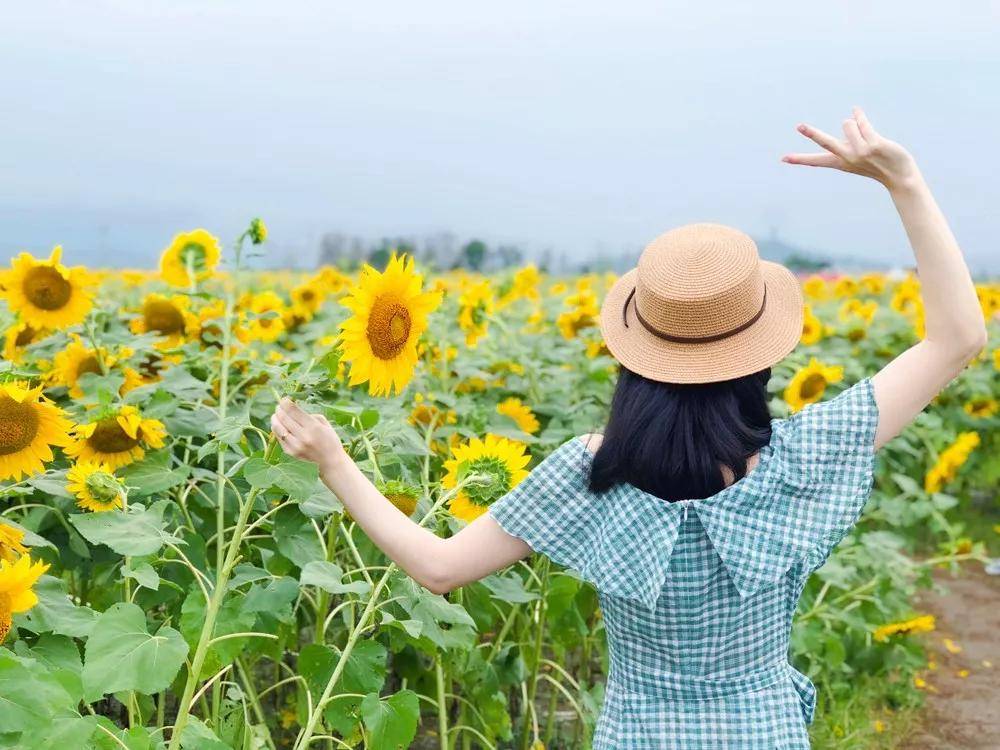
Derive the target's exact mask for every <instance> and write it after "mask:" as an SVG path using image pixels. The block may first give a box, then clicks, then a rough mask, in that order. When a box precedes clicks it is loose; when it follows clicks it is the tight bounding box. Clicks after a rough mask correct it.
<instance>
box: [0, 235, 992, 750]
mask: <svg viewBox="0 0 1000 750" xmlns="http://www.w3.org/2000/svg"><path fill="white" fill-rule="evenodd" d="M266 239H267V229H266V227H265V225H264V223H263V222H261V221H260V220H254V221H253V222H251V223H250V225H249V226H248V228H247V230H246V231H245V232H244V233H243V234H242V235H241V236H240V237H239V238H238V239H237V240H236V241H235V242H234V243H233V244H232V245H231V246H229V247H227V248H225V249H224V248H223V246H222V244H221V243H220V242H219V240H218V239H217V238H215V237H214V236H212V235H211V234H210V233H209V232H207V231H205V230H202V229H198V230H195V231H192V232H187V233H182V234H178V235H177V236H176V237H175V238H174V240H173V241H172V242H171V243H170V245H169V246H168V247H167V248H166V249H165V250H164V251H163V254H162V257H161V260H160V267H159V269H157V270H156V271H144V270H114V271H98V270H91V269H86V268H83V267H77V266H72V265H68V263H69V262H70V261H71V260H72V259H71V258H70V257H68V256H69V253H66V254H65V255H66V257H63V253H62V251H61V249H60V248H58V247H57V248H55V250H54V251H53V252H52V254H51V256H49V257H47V258H46V257H37V258H36V257H33V256H32V255H30V254H28V253H21V254H19V255H17V256H16V257H14V259H13V260H12V261H11V263H10V265H9V266H8V267H6V268H4V269H3V270H0V300H2V301H0V324H2V326H3V332H4V333H3V336H4V338H3V347H4V349H3V355H4V356H3V365H2V367H0V747H2V748H18V749H19V750H35V749H36V748H37V749H39V750H42V749H44V750H52V749H53V748H71V749H74V750H75V749H77V748H80V749H87V748H100V749H101V750H115V749H116V748H117V749H124V750H152V749H154V748H157V749H161V750H163V749H166V750H180V749H181V748H183V749H184V750H227V749H229V750H260V749H269V750H277V749H278V748H291V749H292V750H305V749H306V748H322V749H324V750H329V749H332V748H353V747H364V748H371V749H373V750H382V749H389V748H391V749H393V750H394V749H395V748H400V747H415V748H437V749H438V750H448V749H449V748H458V749H460V750H471V749H472V748H517V749H518V750H528V749H529V748H531V749H532V750H541V749H542V748H550V749H553V748H574V749H575V748H586V747H587V746H588V743H589V738H590V736H591V734H592V732H593V727H594V722H595V720H596V717H597V714H598V712H599V710H600V706H601V701H602V697H603V684H604V674H605V673H606V668H607V651H606V644H605V637H604V630H603V625H602V619H601V611H600V608H599V606H598V599H597V596H596V592H595V591H594V589H593V588H592V587H591V585H590V584H589V583H587V582H586V581H584V580H582V579H581V578H580V577H579V576H578V575H577V573H576V572H574V571H571V570H565V569H561V568H559V566H557V565H555V564H554V563H552V562H551V561H549V560H547V559H546V558H544V557H541V556H538V555H534V556H531V557H528V558H525V559H524V560H522V561H519V562H518V563H517V564H516V565H513V566H511V567H509V568H508V569H506V570H503V571H498V572H497V573H495V574H493V575H490V576H488V577H487V578H485V579H483V580H481V581H479V582H476V583H474V584H471V585H468V586H464V587H462V588H461V589H457V590H455V591H453V592H451V593H450V594H448V595H446V596H440V595H435V594H433V593H431V592H429V591H428V590H427V589H424V588H423V587H421V586H420V585H418V584H416V583H415V582H414V581H413V580H412V579H410V578H409V577H408V576H407V575H406V574H405V573H403V572H402V571H401V570H399V569H398V568H397V567H396V566H395V565H394V564H393V563H391V561H389V560H388V559H387V558H386V557H385V555H383V554H382V553H381V552H380V550H379V549H378V548H377V547H375V546H374V545H373V544H372V543H371V541H370V540H369V539H368V538H367V537H366V535H365V534H364V532H363V531H362V530H361V529H360V528H359V527H358V526H357V525H356V523H355V522H354V521H353V520H352V519H351V517H350V515H349V514H347V513H345V511H344V508H343V507H342V505H341V504H340V502H339V501H338V500H337V498H336V497H335V496H334V495H333V494H332V493H331V492H330V491H329V490H328V489H327V488H326V487H325V486H324V485H323V484H322V483H321V482H320V480H319V477H318V473H317V468H316V466H315V465H314V464H311V463H306V462H302V461H298V460H296V459H293V458H290V457H288V456H286V455H284V454H283V453H282V451H281V449H280V447H279V446H278V445H277V444H276V442H275V439H274V437H273V435H272V434H271V433H270V429H269V418H270V415H271V413H272V412H273V410H274V408H275V405H276V403H277V400H278V399H280V398H281V397H283V396H285V395H288V396H291V397H292V398H294V399H295V400H296V401H297V402H298V403H299V404H300V405H302V406H303V408H305V409H307V410H309V411H313V412H317V413H322V414H324V415H325V416H326V417H327V418H329V419H330V421H331V422H332V423H334V424H335V425H336V426H337V428H338V431H339V432H340V435H341V436H342V438H343V439H344V441H345V444H346V445H347V448H348V451H349V452H350V454H351V455H352V456H353V457H354V459H355V460H356V461H357V462H358V463H359V465H360V466H361V468H362V469H363V471H365V472H366V473H367V474H368V475H369V476H370V477H371V478H372V480H373V481H374V482H375V483H376V484H377V485H378V486H379V487H380V489H381V490H382V491H383V494H385V495H386V496H387V497H388V498H389V499H390V500H391V501H392V502H393V503H394V504H395V505H396V506H397V507H398V508H399V509H400V510H401V511H402V512H403V513H405V514H406V515H408V516H409V517H410V518H412V519H413V520H414V521H415V522H417V523H420V524H422V525H424V526H426V527H428V528H430V529H432V530H434V531H435V532H436V533H438V534H440V535H449V534H452V533H455V532H457V531H458V530H460V529H461V528H462V527H463V526H464V525H465V524H466V523H468V522H469V521H471V520H473V519H474V518H476V517H477V516H479V515H480V514H482V513H484V512H485V510H486V508H487V507H488V506H489V505H490V503H492V502H493V501H495V500H496V499H497V498H498V497H500V496H502V495H503V494H505V493H506V492H507V491H508V490H509V489H510V488H511V487H513V486H514V485H515V484H516V483H517V482H518V481H520V480H522V479H523V478H524V477H525V476H526V474H527V472H528V471H529V470H530V469H531V467H532V466H534V465H535V464H537V463H538V462H539V461H540V460H541V459H542V458H544V457H545V456H546V455H547V453H548V452H549V451H551V450H553V449H554V448H555V447H556V446H558V445H560V444H561V443H562V442H564V441H565V440H567V439H569V438H570V437H572V436H574V435H579V434H582V433H587V432H593V431H599V430H600V429H601V426H602V424H603V421H604V419H605V417H606V414H607V409H608V403H609V398H610V394H611V390H612V386H613V383H614V378H615V373H616V366H615V363H614V361H613V360H612V359H611V358H610V357H609V356H608V355H607V352H606V350H605V349H604V348H603V346H602V343H601V340H600V334H599V331H598V328H597V326H596V315H597V313H598V309H599V304H600V300H601V299H602V297H603V294H604V292H605V291H606V289H607V288H608V286H609V285H610V283H611V282H612V281H613V277H612V276H610V275H606V274H590V275H584V276H578V277H574V278H552V277H549V276H547V275H545V274H543V273H541V272H540V271H539V270H538V269H537V268H535V267H533V266H526V267H523V268H518V269H511V270H509V271H506V272H501V273H497V274H494V275H490V276H482V275H477V274H472V273H468V272H464V271H444V272H436V273H432V272H431V270H430V269H423V268H418V267H417V266H416V264H415V263H414V261H413V260H412V258H410V257H408V256H393V257H392V259H391V260H390V261H389V263H388V264H387V265H386V267H384V268H372V267H370V266H366V267H363V268H362V269H360V270H357V269H338V268H332V267H324V268H321V269H319V270H318V271H316V272H315V273H310V274H304V273H292V272H266V271H251V270H248V269H247V267H248V265H252V263H251V262H250V261H251V259H252V258H253V257H254V256H256V255H259V254H261V253H262V252H264V249H263V247H262V246H265V245H266ZM802 282H803V287H804V293H805V296H806V299H807V302H808V309H807V311H806V318H805V325H804V329H803V333H802V345H801V346H800V347H799V348H798V349H797V350H796V351H795V352H794V353H793V354H792V355H790V356H789V357H788V358H787V359H786V360H785V361H784V362H782V363H780V364H779V365H777V366H775V367H774V368H773V371H772V372H773V377H772V379H771V381H770V384H769V391H770V393H771V394H772V402H771V407H772V414H773V415H774V416H776V417H781V416H787V415H788V414H790V413H792V412H793V411H795V410H798V409H800V408H802V406H803V405H805V404H808V403H811V402H814V401H818V400H820V399H825V398H829V397H830V396H832V395H834V394H836V393H837V392H839V391H840V390H842V389H843V388H844V387H846V386H848V385H849V384H852V383H854V382H856V381H857V380H858V379H859V378H861V377H863V376H865V375H868V374H871V373H873V372H875V371H876V370H877V369H878V368H879V367H880V366H882V365H883V364H885V363H886V362H887V361H889V360H890V359H892V358H893V357H894V356H896V355H897V354H898V353H899V352H901V351H902V350H903V349H905V348H906V347H908V346H910V345H911V344H913V343H915V342H916V341H917V340H918V339H919V337H920V336H921V335H922V325H923V318H922V306H921V297H920V288H919V282H918V281H917V279H916V277H915V276H914V275H912V274H909V275H901V276H898V277H891V278H890V277H887V276H885V275H883V274H877V273H871V274H865V275H861V276H844V275H841V276H832V275H831V276H818V275H814V276H810V277H807V278H803V279H802ZM977 288H978V291H979V295H980V300H981V303H982V307H983V313H984V316H985V317H986V318H987V320H988V321H990V322H989V329H990V343H989V345H988V346H987V347H986V349H984V350H983V352H982V353H981V354H980V356H979V357H978V358H977V359H976V360H975V361H974V362H973V363H972V364H971V365H970V366H969V367H968V368H967V369H966V370H965V371H964V372H963V373H962V375H961V376H960V377H959V378H957V379H956V380H955V381H954V382H953V383H951V384H950V385H949V386H948V387H947V388H946V390H945V391H943V392H942V393H941V394H940V395H939V397H938V398H937V399H935V401H934V403H933V404H932V405H931V406H929V407H928V408H927V409H926V410H925V411H924V412H923V413H922V414H921V415H920V416H919V418H918V419H917V420H916V421H915V422H914V423H913V424H911V425H910V426H908V427H907V428H906V430H905V431H904V432H903V433H902V434H901V435H900V436H899V437H897V438H896V439H895V440H893V441H892V442H891V443H890V444H889V445H888V446H886V447H885V448H884V449H883V450H882V451H880V453H879V456H880V459H879V462H878V473H877V477H876V483H875V489H874V492H873V495H872V499H871V501H870V503H869V505H868V507H867V512H866V514H865V515H864V516H863V519H862V522H861V523H860V525H859V527H858V528H857V529H856V530H855V531H854V532H853V533H852V534H851V535H850V536H849V537H848V538H847V539H846V540H845V541H844V542H843V543H842V544H841V545H840V547H838V549H837V550H836V552H835V553H834V554H833V555H832V557H831V558H830V559H829V561H828V562H827V564H826V565H825V566H824V567H823V568H822V569H821V570H820V571H819V572H818V573H817V574H816V575H814V576H813V577H812V579H811V580H810V582H809V584H808V586H807V588H806V591H805V594H804V596H803V599H802V602H801V608H800V611H799V612H798V616H797V619H796V624H795V627H794V630H793V649H792V651H793V653H792V659H793V661H794V663H795V665H796V666H797V667H798V668H799V669H801V670H802V671H804V672H805V673H806V674H808V675H809V676H810V677H811V678H812V679H813V680H814V682H816V684H817V687H818V688H819V691H820V705H819V709H818V712H817V713H818V717H817V721H816V722H815V724H814V725H813V728H812V729H813V733H814V738H815V741H816V746H817V747H821V748H823V747H829V748H833V747H844V748H859V747H867V746H872V747H875V746H880V745H878V744H877V743H879V742H882V741H883V739H880V738H884V737H886V736H888V735H890V734H891V733H892V727H893V723H894V721H895V717H897V716H899V715H904V714H906V713H907V712H909V711H913V710H915V709H916V707H918V706H919V704H920V701H921V696H922V694H923V693H924V692H926V691H927V690H932V689H933V682H934V675H933V671H932V670H930V669H929V668H928V659H927V655H926V653H925V651H924V650H923V647H922V646H921V643H920V639H919V638H915V637H914V636H915V635H916V634H918V633H920V632H926V631H929V630H933V629H934V618H933V617H932V616H930V615H928V614H927V613H924V612H921V611H920V610H919V609H915V608H914V603H913V602H914V598H913V597H914V594H915V592H916V591H917V589H918V587H920V586H922V585H926V584H927V583H928V581H929V573H930V572H931V571H932V570H933V569H935V568H937V567H940V566H945V567H951V568H953V569H954V570H956V571H957V572H960V570H961V565H962V563H963V562H965V561H969V560H981V559H984V558H985V557H986V556H987V555H989V554H992V555H996V554H997V553H998V549H997V547H998V541H1000V525H997V524H1000V519H998V512H1000V511H998V498H997V495H996V487H997V486H998V483H1000V431H998V430H997V427H998V425H1000V406H998V399H1000V382H998V379H1000V322H998V315H1000V285H997V284H995V283H987V282H986V281H982V282H980V283H979V285H978V287H977ZM859 696H861V697H862V698H863V700H862V701H861V703H860V704H859Z"/></svg>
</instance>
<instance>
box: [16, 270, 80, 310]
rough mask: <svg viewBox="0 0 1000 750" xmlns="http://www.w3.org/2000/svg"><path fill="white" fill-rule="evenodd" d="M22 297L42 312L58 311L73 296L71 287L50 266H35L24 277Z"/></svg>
mask: <svg viewBox="0 0 1000 750" xmlns="http://www.w3.org/2000/svg"><path fill="white" fill-rule="evenodd" d="M21 289H22V290H23V291H24V296H25V297H27V298H28V300H29V301H30V302H31V304H33V305H34V306H35V307H38V308H41V309H42V310H58V309H60V308H61V307H64V306H65V305H66V303H67V302H69V298H70V297H71V296H72V295H73V287H72V286H70V283H69V282H68V281H66V279H64V278H63V276H62V274H61V273H59V272H58V271H57V270H56V269H54V268H53V267H52V266H35V267H34V268H32V269H31V270H30V271H28V272H27V273H26V274H25V275H24V283H23V285H22V286H21Z"/></svg>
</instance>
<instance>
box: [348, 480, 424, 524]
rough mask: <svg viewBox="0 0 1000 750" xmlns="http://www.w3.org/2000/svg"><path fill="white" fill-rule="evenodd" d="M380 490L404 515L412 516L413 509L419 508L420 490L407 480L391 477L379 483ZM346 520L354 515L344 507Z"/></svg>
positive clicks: (352, 518)
mask: <svg viewBox="0 0 1000 750" xmlns="http://www.w3.org/2000/svg"><path fill="white" fill-rule="evenodd" d="M378 491H379V492H380V493H382V496H383V497H384V498H385V499H386V500H388V501H389V502H390V503H392V504H393V505H394V506H396V508H397V509H398V510H399V512H400V513H402V514H403V515H404V516H412V515H413V511H415V510H416V509H417V500H419V499H420V490H419V489H417V488H416V487H413V486H412V485H409V484H406V482H400V481H399V480H396V479H390V480H389V481H388V482H385V483H384V484H382V483H380V484H379V485H378ZM344 520H345V521H353V520H354V516H352V515H351V512H350V511H349V510H347V508H346V507H345V508H344Z"/></svg>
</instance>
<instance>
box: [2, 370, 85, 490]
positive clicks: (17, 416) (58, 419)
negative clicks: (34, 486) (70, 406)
mask: <svg viewBox="0 0 1000 750" xmlns="http://www.w3.org/2000/svg"><path fill="white" fill-rule="evenodd" d="M72 426H73V425H72V423H71V422H70V421H69V420H68V419H67V418H66V417H65V415H64V413H63V410H62V409H60V408H59V407H58V406H56V405H55V404H53V403H52V402H51V401H49V400H48V399H47V398H45V397H44V396H43V395H42V387H41V386H37V387H35V388H31V387H30V386H29V385H28V384H27V383H26V382H23V381H11V382H7V383H0V479H13V480H15V481H20V479H21V477H22V476H32V475H34V474H39V473H41V472H42V471H44V470H45V464H46V463H47V462H49V461H51V460H52V458H53V455H52V446H53V445H59V446H67V445H69V443H70V437H69V431H70V429H71V428H72Z"/></svg>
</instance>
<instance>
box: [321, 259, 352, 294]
mask: <svg viewBox="0 0 1000 750" xmlns="http://www.w3.org/2000/svg"><path fill="white" fill-rule="evenodd" d="M315 280H316V283H317V284H318V285H319V286H320V288H321V289H323V290H324V292H325V293H326V294H333V295H336V294H340V293H341V292H343V291H344V290H346V289H349V288H350V286H351V277H350V276H348V275H347V274H346V273H344V272H343V271H341V270H340V269H338V268H334V267H333V266H323V267H322V268H320V269H319V271H317V272H316V276H315Z"/></svg>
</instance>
